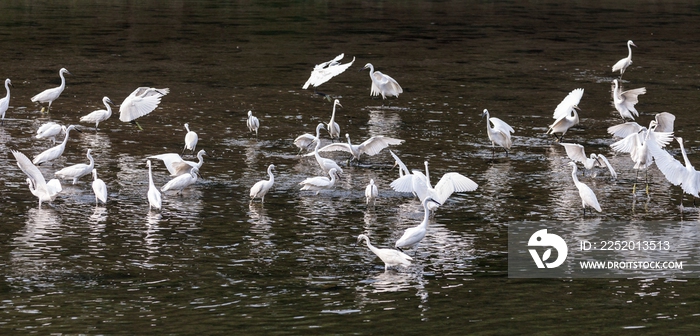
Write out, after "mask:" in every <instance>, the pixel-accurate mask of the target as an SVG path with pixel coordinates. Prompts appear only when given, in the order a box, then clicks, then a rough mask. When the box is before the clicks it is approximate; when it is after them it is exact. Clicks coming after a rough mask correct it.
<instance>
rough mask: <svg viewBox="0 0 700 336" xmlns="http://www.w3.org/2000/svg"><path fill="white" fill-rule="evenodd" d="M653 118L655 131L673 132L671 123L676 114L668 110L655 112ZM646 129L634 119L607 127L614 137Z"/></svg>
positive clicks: (622, 136) (625, 135)
mask: <svg viewBox="0 0 700 336" xmlns="http://www.w3.org/2000/svg"><path fill="white" fill-rule="evenodd" d="M654 120H656V130H655V132H673V123H674V122H675V120H676V116H674V115H673V114H671V113H668V112H661V113H657V114H656V116H655V117H654ZM646 129H647V128H646V127H644V126H641V125H639V124H637V123H636V122H634V121H628V122H626V123H623V124H619V125H614V126H610V127H608V133H609V134H611V135H612V136H614V137H618V138H624V137H627V136H628V135H630V134H632V133H639V132H640V131H641V130H646Z"/></svg>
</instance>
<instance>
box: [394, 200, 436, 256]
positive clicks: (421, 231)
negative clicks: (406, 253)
mask: <svg viewBox="0 0 700 336" xmlns="http://www.w3.org/2000/svg"><path fill="white" fill-rule="evenodd" d="M430 202H433V203H436V204H437V205H440V203H438V202H437V201H436V200H434V199H432V198H430V197H426V198H425V199H424V200H423V202H421V203H422V204H423V211H424V213H423V221H422V222H420V224H418V226H414V227H411V228H408V229H406V231H404V233H403V235H402V236H401V238H399V240H397V241H396V245H395V246H396V248H397V249H399V250H401V251H403V249H402V248H405V247H411V246H414V245H418V243H420V241H421V240H423V238H425V233H426V232H427V230H428V223H429V222H430V209H429V207H428V204H429V203H430Z"/></svg>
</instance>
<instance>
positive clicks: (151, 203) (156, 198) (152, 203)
mask: <svg viewBox="0 0 700 336" xmlns="http://www.w3.org/2000/svg"><path fill="white" fill-rule="evenodd" d="M146 166H148V193H147V194H146V195H147V197H148V211H150V210H151V209H152V208H156V210H160V209H161V207H162V205H163V199H162V197H161V195H160V191H159V190H158V188H156V185H155V184H154V183H153V172H152V171H151V160H146Z"/></svg>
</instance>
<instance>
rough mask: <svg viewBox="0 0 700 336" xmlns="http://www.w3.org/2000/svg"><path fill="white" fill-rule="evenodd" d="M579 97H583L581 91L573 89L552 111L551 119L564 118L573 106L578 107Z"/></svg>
mask: <svg viewBox="0 0 700 336" xmlns="http://www.w3.org/2000/svg"><path fill="white" fill-rule="evenodd" d="M581 97H583V89H575V90H573V91H571V92H569V95H567V96H566V98H564V100H562V101H561V103H559V105H557V108H556V109H554V114H553V115H552V118H554V119H560V118H562V117H566V116H567V115H568V114H569V112H571V109H572V108H574V106H578V104H579V102H581Z"/></svg>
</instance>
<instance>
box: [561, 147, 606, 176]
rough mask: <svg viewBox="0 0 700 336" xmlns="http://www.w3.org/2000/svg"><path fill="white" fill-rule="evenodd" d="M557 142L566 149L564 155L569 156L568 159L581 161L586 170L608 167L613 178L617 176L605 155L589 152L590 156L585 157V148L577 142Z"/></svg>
mask: <svg viewBox="0 0 700 336" xmlns="http://www.w3.org/2000/svg"><path fill="white" fill-rule="evenodd" d="M559 144H560V145H562V146H564V149H566V155H567V156H568V157H569V159H571V160H574V161H575V162H580V163H583V167H584V168H586V169H587V170H591V169H593V168H594V167H605V168H608V170H609V171H610V175H611V176H612V177H613V178H617V173H616V172H615V169H614V168H613V167H612V165H611V164H610V161H608V159H607V158H606V157H605V156H603V154H594V153H591V156H590V157H587V156H586V151H585V149H584V148H583V146H581V145H579V144H573V143H564V142H561V143H559Z"/></svg>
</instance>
